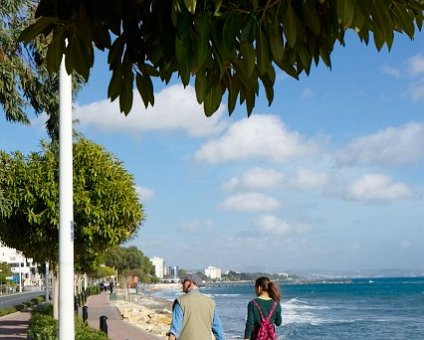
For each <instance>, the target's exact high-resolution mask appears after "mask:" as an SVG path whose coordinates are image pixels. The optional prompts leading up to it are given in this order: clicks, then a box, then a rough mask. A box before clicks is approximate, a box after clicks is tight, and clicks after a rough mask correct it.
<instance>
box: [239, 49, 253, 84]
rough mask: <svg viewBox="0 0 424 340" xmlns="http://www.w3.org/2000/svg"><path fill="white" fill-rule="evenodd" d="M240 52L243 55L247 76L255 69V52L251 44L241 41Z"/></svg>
mask: <svg viewBox="0 0 424 340" xmlns="http://www.w3.org/2000/svg"><path fill="white" fill-rule="evenodd" d="M240 53H241V55H242V56H243V61H244V63H245V70H246V73H247V75H248V76H250V75H251V74H252V72H253V70H254V69H255V61H256V52H255V49H254V48H253V46H252V45H251V44H250V43H249V42H242V43H241V44H240Z"/></svg>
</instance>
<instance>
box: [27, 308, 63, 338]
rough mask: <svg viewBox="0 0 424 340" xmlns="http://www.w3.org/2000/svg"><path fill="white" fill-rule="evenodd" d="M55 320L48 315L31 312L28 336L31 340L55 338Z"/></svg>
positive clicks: (56, 328)
mask: <svg viewBox="0 0 424 340" xmlns="http://www.w3.org/2000/svg"><path fill="white" fill-rule="evenodd" d="M57 334H58V325H57V321H56V320H55V319H53V317H51V316H49V315H44V314H41V313H33V314H32V317H31V320H30V321H29V328H28V337H29V338H30V339H33V340H56V339H57V338H58V335H57Z"/></svg>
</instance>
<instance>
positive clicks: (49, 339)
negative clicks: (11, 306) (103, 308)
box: [28, 312, 108, 340]
mask: <svg viewBox="0 0 424 340" xmlns="http://www.w3.org/2000/svg"><path fill="white" fill-rule="evenodd" d="M28 337H29V338H31V339H33V340H57V339H58V324H57V321H56V320H55V319H53V317H52V316H49V315H43V314H41V313H38V312H35V313H33V314H32V317H31V320H30V322H29V329H28ZM75 340H108V337H107V336H106V334H104V333H102V332H100V331H97V330H95V329H92V328H90V327H89V326H88V325H87V324H85V323H84V322H82V320H80V319H78V318H76V319H75Z"/></svg>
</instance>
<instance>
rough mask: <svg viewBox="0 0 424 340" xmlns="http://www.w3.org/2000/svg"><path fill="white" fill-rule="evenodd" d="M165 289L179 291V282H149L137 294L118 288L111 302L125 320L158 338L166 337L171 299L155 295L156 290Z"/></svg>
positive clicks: (169, 320) (170, 312)
mask: <svg viewBox="0 0 424 340" xmlns="http://www.w3.org/2000/svg"><path fill="white" fill-rule="evenodd" d="M166 291H169V292H179V291H181V284H173V283H170V284H163V283H158V284H151V285H147V286H145V287H143V289H142V290H141V292H140V293H138V294H137V293H135V290H130V291H129V292H128V291H127V290H123V289H118V290H117V292H116V300H111V302H112V303H113V304H114V305H115V306H116V308H117V309H118V310H119V312H120V314H121V315H122V317H123V319H124V320H126V321H127V322H129V323H131V324H132V325H135V326H137V327H140V328H141V329H143V330H145V331H147V332H149V333H152V334H154V335H156V336H158V337H159V338H162V339H167V336H166V332H168V331H169V326H170V324H171V318H172V301H171V300H168V299H166V298H163V297H159V296H156V294H157V293H158V292H164V293H165V292H166ZM152 294H155V295H152Z"/></svg>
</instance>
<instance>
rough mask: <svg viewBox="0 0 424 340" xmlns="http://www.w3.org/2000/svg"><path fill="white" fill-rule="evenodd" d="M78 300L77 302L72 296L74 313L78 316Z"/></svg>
mask: <svg viewBox="0 0 424 340" xmlns="http://www.w3.org/2000/svg"><path fill="white" fill-rule="evenodd" d="M78 307H79V306H78V300H77V297H76V296H74V312H75V314H78Z"/></svg>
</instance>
